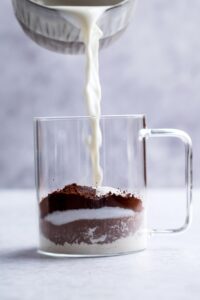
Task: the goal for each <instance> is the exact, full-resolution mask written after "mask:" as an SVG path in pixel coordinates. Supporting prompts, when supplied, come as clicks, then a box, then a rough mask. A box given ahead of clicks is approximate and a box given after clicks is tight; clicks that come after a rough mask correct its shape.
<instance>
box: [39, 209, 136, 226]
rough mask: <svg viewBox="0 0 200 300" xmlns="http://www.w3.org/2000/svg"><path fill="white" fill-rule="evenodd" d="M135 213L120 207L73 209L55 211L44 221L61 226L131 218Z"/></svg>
mask: <svg viewBox="0 0 200 300" xmlns="http://www.w3.org/2000/svg"><path fill="white" fill-rule="evenodd" d="M136 214H137V213H136V212H134V211H133V210H131V209H124V208H120V207H102V208H98V209H89V208H88V209H73V210H68V211H55V212H53V213H51V214H48V215H47V216H46V217H45V218H44V220H45V221H47V222H50V223H51V224H53V225H63V224H67V223H70V222H74V221H77V220H79V221H80V220H97V219H98V220H104V219H115V218H122V217H133V216H135V215H136Z"/></svg>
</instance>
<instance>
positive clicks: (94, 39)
mask: <svg viewBox="0 0 200 300" xmlns="http://www.w3.org/2000/svg"><path fill="white" fill-rule="evenodd" d="M35 2H39V3H40V4H43V5H45V6H49V7H51V6H53V7H54V8H56V9H58V11H60V12H61V13H62V14H63V16H65V14H66V15H67V17H68V18H69V15H70V14H71V16H73V19H74V20H76V21H77V22H78V23H79V25H80V28H81V33H82V37H83V42H84V44H85V55H86V82H85V99H86V108H87V113H88V115H89V116H90V117H91V136H90V137H89V138H88V146H89V151H90V157H91V163H92V175H93V185H94V186H101V184H102V181H103V170H102V168H101V164H100V148H101V145H102V133H101V128H100V117H101V85H100V79H99V40H100V38H101V37H102V34H103V33H102V32H101V30H100V28H99V27H98V26H97V20H98V19H99V17H100V16H101V14H103V12H104V11H105V10H106V9H108V8H109V7H110V6H65V5H63V4H62V3H63V1H61V0H35ZM59 2H60V3H61V4H60V6H59Z"/></svg>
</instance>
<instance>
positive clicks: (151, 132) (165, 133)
mask: <svg viewBox="0 0 200 300" xmlns="http://www.w3.org/2000/svg"><path fill="white" fill-rule="evenodd" d="M155 137H172V138H178V139H179V140H181V141H182V142H183V144H184V146H185V187H186V217H185V222H184V224H183V225H182V226H181V227H179V228H172V229H163V230H160V229H152V231H151V232H152V233H179V232H181V231H184V230H185V229H187V228H188V226H189V225H190V223H191V218H192V141H191V138H190V136H189V135H188V134H187V133H186V132H184V131H182V130H178V129H148V128H147V129H141V130H140V138H141V139H144V138H147V139H148V138H155Z"/></svg>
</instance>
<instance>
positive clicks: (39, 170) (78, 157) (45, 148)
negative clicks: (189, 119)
mask: <svg viewBox="0 0 200 300" xmlns="http://www.w3.org/2000/svg"><path fill="white" fill-rule="evenodd" d="M91 120H92V118H91V117H66V118H65V117H64V118H37V119H35V162H36V185H37V196H38V204H39V212H40V214H39V228H40V243H39V251H40V252H42V253H44V254H49V255H55V256H73V255H75V256H87V255H88V256H101V255H116V254H123V253H127V252H136V251H141V250H143V249H145V248H146V247H147V241H148V238H149V236H150V235H151V234H152V233H156V232H159V233H160V232H161V233H176V232H180V231H182V230H184V229H185V228H186V227H187V226H188V224H189V223H190V215H191V211H190V210H191V201H192V145H191V139H190V137H189V136H188V135H187V134H186V133H185V132H183V131H180V130H176V129H148V128H147V127H146V122H145V117H144V116H143V115H127V116H102V117H101V130H102V146H101V148H100V163H101V167H102V169H103V183H102V186H101V187H98V188H97V189H96V188H95V187H94V184H93V174H92V165H91V157H90V151H89V147H88V138H89V136H90V134H91ZM169 136H170V137H172V138H179V139H181V140H182V141H183V143H184V145H185V150H186V151H185V158H186V160H185V178H186V200H185V203H186V205H187V215H186V218H185V223H184V224H183V226H182V227H181V228H176V229H166V230H159V229H149V228H147V225H146V224H147V216H148V212H147V209H146V207H147V199H146V195H145V190H146V182H147V180H146V140H147V138H150V137H169ZM64 187H65V188H64ZM183 205H184V204H183ZM169 227H170V224H169Z"/></svg>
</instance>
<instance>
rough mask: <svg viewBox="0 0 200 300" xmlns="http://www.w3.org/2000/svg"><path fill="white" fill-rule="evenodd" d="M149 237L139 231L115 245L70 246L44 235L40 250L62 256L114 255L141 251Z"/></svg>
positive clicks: (41, 238)
mask: <svg viewBox="0 0 200 300" xmlns="http://www.w3.org/2000/svg"><path fill="white" fill-rule="evenodd" d="M147 239H148V235H147V233H146V232H145V231H141V230H139V231H137V232H136V233H135V234H134V235H131V236H129V237H126V238H120V239H118V240H117V241H115V242H113V243H105V244H102V245H100V244H97V243H96V244H92V245H89V244H85V243H81V244H69V243H65V244H64V245H63V246H61V245H56V244H54V243H53V242H51V241H50V240H48V239H47V238H45V237H44V236H43V235H42V234H41V235H40V250H41V251H44V252H48V253H49V254H60V255H62V254H63V255H107V254H109V255H114V254H120V253H126V252H134V251H141V250H144V249H146V247H147Z"/></svg>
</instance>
